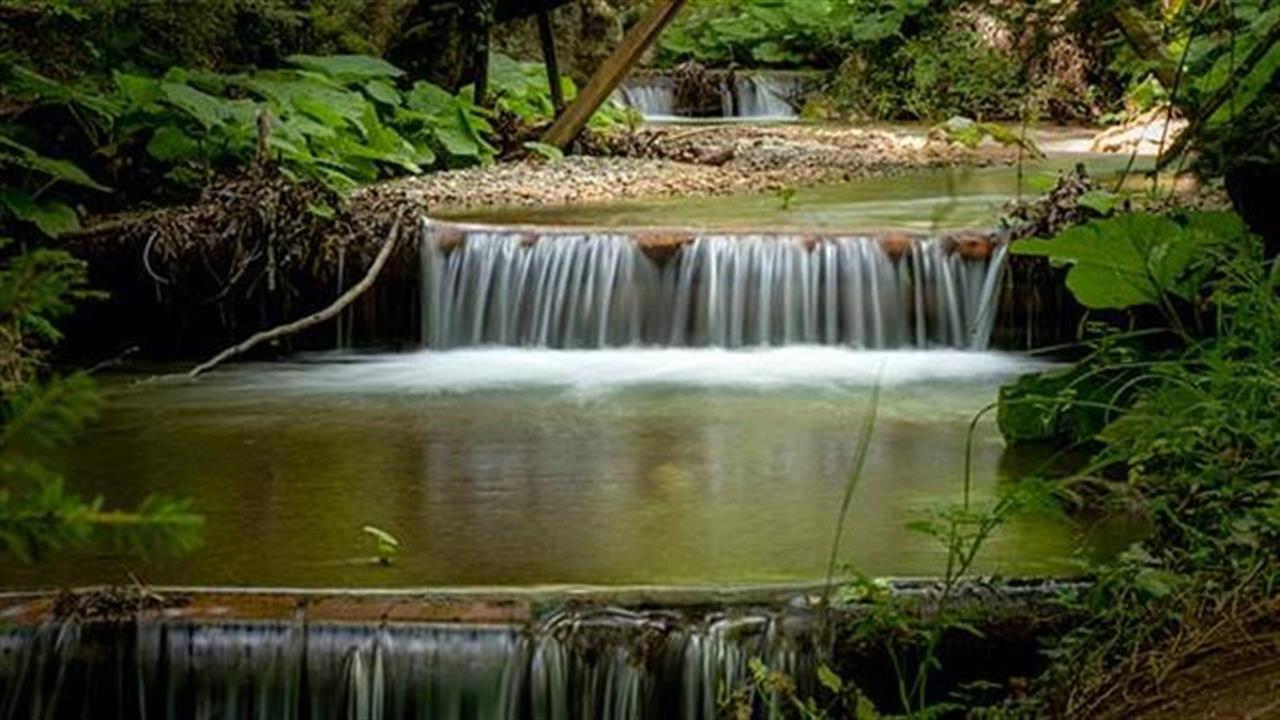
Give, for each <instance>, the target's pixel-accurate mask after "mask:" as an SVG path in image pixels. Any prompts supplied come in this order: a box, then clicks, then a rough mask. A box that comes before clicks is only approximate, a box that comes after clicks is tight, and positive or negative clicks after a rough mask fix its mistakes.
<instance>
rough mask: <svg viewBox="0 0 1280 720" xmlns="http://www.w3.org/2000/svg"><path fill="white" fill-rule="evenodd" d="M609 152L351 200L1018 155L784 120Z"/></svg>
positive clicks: (532, 200)
mask: <svg viewBox="0 0 1280 720" xmlns="http://www.w3.org/2000/svg"><path fill="white" fill-rule="evenodd" d="M603 145H604V146H605V147H606V148H607V149H608V150H609V151H610V152H612V153H613V156H611V157H591V156H571V157H567V158H565V159H564V160H560V161H552V162H547V161H544V160H523V161H518V162H505V163H497V164H494V165H490V166H487V167H477V168H468V169H466V170H452V171H446V172H438V173H432V174H429V175H423V176H420V177H413V178H405V179H401V180H395V181H391V182H387V183H382V184H379V185H375V186H371V187H369V188H366V189H363V190H361V191H359V192H358V193H357V194H356V196H355V198H353V199H354V200H355V202H356V203H357V204H358V203H361V202H362V201H363V202H374V203H381V202H384V201H395V202H406V201H407V202H412V203H414V204H416V205H418V206H420V207H427V208H430V209H431V210H432V211H434V212H449V211H458V210H471V209H477V208H485V207H503V206H508V207H509V206H532V205H564V204H570V203H589V202H607V201H612V200H621V199H625V198H637V197H672V196H680V197H707V196H712V195H729V194H739V193H757V192H770V191H775V190H778V189H781V188H784V187H803V186H810V185H820V184H824V183H835V182H842V181H848V180H853V179H856V178H861V177H867V176H871V175H883V174H890V173H894V172H901V171H904V170H910V169H916V168H927V167H942V166H948V165H958V164H968V165H990V164H994V163H1004V162H1012V161H1013V160H1014V159H1015V158H1016V151H1015V150H1013V149H1010V148H1001V147H982V148H979V149H977V150H969V149H966V148H962V147H957V146H953V145H949V144H946V143H942V142H938V141H930V140H927V139H926V138H924V137H922V136H920V135H915V134H911V133H907V132H891V131H885V130H869V129H860V128H832V127H814V126H804V125H787V126H771V127H759V126H734V125H717V126H700V127H694V128H689V127H681V126H672V127H655V128H644V129H641V130H639V131H637V132H635V133H631V134H629V135H624V136H618V137H615V138H611V139H608V140H605V141H603Z"/></svg>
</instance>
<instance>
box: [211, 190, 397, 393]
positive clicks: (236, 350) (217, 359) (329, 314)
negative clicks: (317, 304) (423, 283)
mask: <svg viewBox="0 0 1280 720" xmlns="http://www.w3.org/2000/svg"><path fill="white" fill-rule="evenodd" d="M403 215H404V211H403V210H401V212H400V213H399V214H398V215H397V216H396V219H395V222H393V223H392V224H391V232H389V233H388V234H387V239H386V240H384V241H383V242H382V249H381V250H379V251H378V256H377V257H375V258H374V259H373V264H372V265H370V266H369V270H368V272H366V273H365V276H364V277H363V278H361V279H360V282H358V283H356V284H355V285H353V286H351V288H350V289H348V290H347V291H346V292H344V293H343V294H342V295H341V296H340V297H339V298H338V299H337V300H335V301H334V302H333V303H331V304H330V305H329V306H327V307H325V308H324V309H323V310H320V311H319V312H314V313H312V314H310V315H308V316H306V317H303V318H299V319H297V320H294V321H293V322H289V323H285V324H284V325H277V326H276V327H274V328H271V329H270V330H263V331H262V332H258V333H254V334H253V335H251V336H250V337H249V338H248V339H246V340H244V341H243V342H240V343H237V344H235V345H232V346H231V347H229V348H227V349H225V350H223V351H222V352H220V353H218V354H217V355H214V356H213V357H212V358H209V359H208V360H206V361H205V362H203V363H200V364H199V365H197V366H195V367H194V368H192V369H191V371H190V372H188V373H187V377H190V378H194V377H197V376H198V375H200V374H201V373H204V372H208V371H209V370H212V369H213V368H215V367H217V366H218V365H220V364H222V363H223V362H225V361H227V360H229V359H231V358H233V357H235V356H237V355H241V354H243V353H245V352H248V351H249V350H250V349H252V348H253V347H255V346H257V345H259V344H261V343H264V342H267V341H268V340H278V339H280V338H282V337H284V336H286V335H292V334H294V333H296V332H301V331H303V330H306V329H307V328H309V327H311V326H313V325H318V324H320V323H322V322H324V321H326V320H330V319H332V318H334V317H336V316H337V315H338V313H340V312H342V310H343V309H344V308H346V307H347V306H348V305H350V304H351V303H353V302H355V300H356V298H358V297H360V296H361V295H363V294H364V293H365V291H367V290H368V289H369V288H371V287H373V283H374V282H375V281H377V279H378V274H379V273H381V272H382V268H383V267H384V266H385V265H386V264H387V258H389V257H391V251H392V250H394V249H395V247H396V240H397V239H398V238H399V236H400V233H399V231H400V221H401V219H402V218H403Z"/></svg>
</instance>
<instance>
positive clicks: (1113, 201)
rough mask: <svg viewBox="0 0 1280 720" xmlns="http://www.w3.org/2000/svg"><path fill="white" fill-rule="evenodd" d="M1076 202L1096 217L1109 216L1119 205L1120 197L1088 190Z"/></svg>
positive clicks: (1104, 191) (1105, 192)
mask: <svg viewBox="0 0 1280 720" xmlns="http://www.w3.org/2000/svg"><path fill="white" fill-rule="evenodd" d="M1077 202H1078V203H1080V206H1081V207H1084V208H1088V209H1089V210H1092V211H1093V212H1095V213H1097V214H1098V215H1110V214H1111V212H1112V211H1113V210H1115V209H1116V206H1117V205H1119V204H1120V196H1119V195H1117V194H1115V193H1113V192H1108V191H1106V190H1090V191H1088V192H1086V193H1084V194H1083V195H1081V196H1080V198H1079V199H1078V200H1077Z"/></svg>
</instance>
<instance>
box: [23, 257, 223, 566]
mask: <svg viewBox="0 0 1280 720" xmlns="http://www.w3.org/2000/svg"><path fill="white" fill-rule="evenodd" d="M3 249H4V248H3V247H0V251H3ZM84 272H85V268H84V264H83V263H81V262H80V261H78V260H75V259H73V258H71V256H69V255H67V254H66V253H65V252H62V251H60V250H49V249H37V250H33V251H29V252H26V253H20V254H18V255H16V256H14V257H11V258H10V259H9V260H7V261H6V262H5V264H4V266H3V267H2V268H0V343H2V346H0V356H2V357H3V358H4V360H3V361H2V362H0V390H2V391H3V393H2V394H3V400H0V552H7V553H10V554H12V555H14V556H16V557H18V558H19V559H21V560H24V561H31V560H33V559H35V558H36V557H38V556H40V555H41V554H42V553H43V552H45V551H47V550H50V549H56V548H58V547H62V546H64V545H67V544H72V543H84V542H87V541H89V540H91V539H92V538H93V537H94V535H95V530H97V529H101V528H104V527H111V528H113V529H115V530H116V531H117V533H116V537H117V538H118V539H120V540H123V541H125V542H127V543H129V544H130V545H133V546H135V547H138V548H140V549H145V548H149V547H152V546H156V545H163V546H164V547H166V548H167V549H177V550H182V549H186V548H189V547H191V546H192V545H193V544H194V543H195V540H196V537H197V536H196V533H195V530H196V529H197V528H198V526H199V523H200V518H199V517H198V516H195V515H192V514H191V513H190V511H189V508H188V506H187V505H186V504H185V503H182V502H174V501H168V500H164V499H160V498H148V499H147V500H146V501H144V502H143V503H142V505H140V506H139V508H138V509H137V510H136V511H135V512H119V511H110V510H104V509H103V502H102V499H101V498H97V499H92V500H85V499H82V498H80V497H78V496H76V495H74V494H72V493H70V492H68V491H67V490H66V487H65V484H64V482H63V479H62V477H61V476H60V475H59V474H58V473H57V472H55V471H53V470H51V469H50V468H49V467H48V466H47V464H46V463H47V460H48V458H50V457H52V456H53V455H54V454H55V453H56V452H57V451H58V450H59V449H61V448H63V447H65V446H66V445H67V444H69V443H70V442H72V441H73V440H74V439H75V438H76V437H77V436H78V435H79V434H80V433H81V432H82V431H83V429H84V427H85V425H86V424H87V423H89V422H90V421H92V420H93V419H94V418H95V417H96V416H97V414H98V411H99V408H100V407H101V397H100V396H99V395H98V392H97V390H96V388H95V386H94V383H93V381H92V380H91V379H90V378H89V377H88V376H87V375H84V374H74V375H69V376H54V377H52V378H49V379H47V380H40V379H38V378H37V375H36V373H37V371H38V370H39V358H40V354H39V345H38V343H40V342H45V343H48V342H53V341H56V340H57V339H58V338H59V337H60V334H59V333H58V331H57V329H56V327H55V326H54V321H55V320H57V319H58V318H59V317H62V316H63V315H65V314H67V313H68V312H70V310H71V307H72V302H73V301H74V300H75V299H77V298H82V297H84V296H85V292H84V290H83V287H84Z"/></svg>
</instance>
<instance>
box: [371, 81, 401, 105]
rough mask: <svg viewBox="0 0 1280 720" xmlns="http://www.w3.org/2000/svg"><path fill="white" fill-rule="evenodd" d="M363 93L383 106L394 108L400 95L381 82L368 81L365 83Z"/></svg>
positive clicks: (387, 84)
mask: <svg viewBox="0 0 1280 720" xmlns="http://www.w3.org/2000/svg"><path fill="white" fill-rule="evenodd" d="M364 92H365V94H366V95H368V96H369V97H371V98H373V99H374V100H377V101H378V102H380V103H382V104H384V105H390V106H392V107H395V106H397V105H399V104H400V93H399V92H397V91H396V89H395V88H394V87H392V86H391V85H390V84H389V83H387V82H385V81H383V80H370V81H369V82H367V83H365V84H364Z"/></svg>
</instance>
